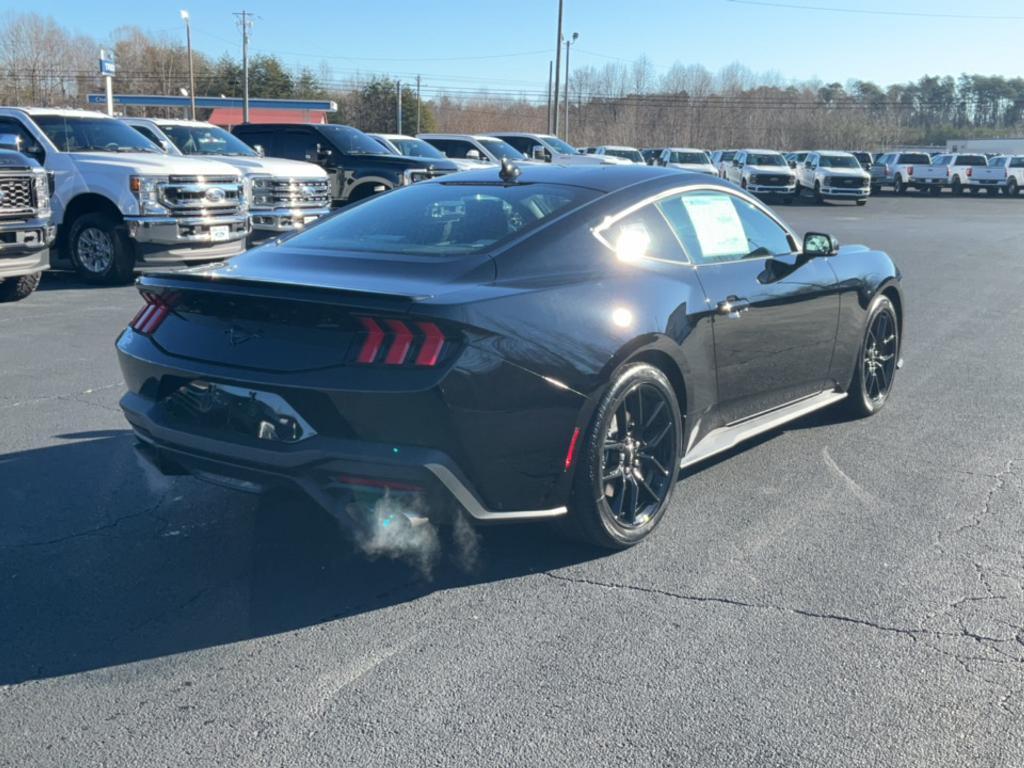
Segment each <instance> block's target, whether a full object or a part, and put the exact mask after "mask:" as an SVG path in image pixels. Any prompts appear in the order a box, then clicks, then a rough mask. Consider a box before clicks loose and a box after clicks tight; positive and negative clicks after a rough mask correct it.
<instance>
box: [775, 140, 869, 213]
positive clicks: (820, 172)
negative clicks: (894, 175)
mask: <svg viewBox="0 0 1024 768" xmlns="http://www.w3.org/2000/svg"><path fill="white" fill-rule="evenodd" d="M798 154H804V159H803V162H796V161H795V160H794V161H791V162H795V163H796V167H795V169H794V170H795V171H796V194H797V196H798V197H799V196H800V195H801V194H802V193H803V190H807V191H808V192H811V193H812V194H813V195H814V199H815V200H816V201H817V202H819V203H823V202H825V200H842V199H847V200H854V201H856V203H857V205H865V204H867V201H868V195H870V194H871V176H870V175H868V172H867V171H865V170H864V169H863V168H862V167H861V164H860V161H859V160H858V159H857V158H856V157H854V156H853V155H851V154H850V153H849V152H827V151H821V150H819V151H817V152H807V153H798Z"/></svg>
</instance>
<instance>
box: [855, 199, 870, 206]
mask: <svg viewBox="0 0 1024 768" xmlns="http://www.w3.org/2000/svg"><path fill="white" fill-rule="evenodd" d="M867 204H868V201H867V200H858V201H857V205H867Z"/></svg>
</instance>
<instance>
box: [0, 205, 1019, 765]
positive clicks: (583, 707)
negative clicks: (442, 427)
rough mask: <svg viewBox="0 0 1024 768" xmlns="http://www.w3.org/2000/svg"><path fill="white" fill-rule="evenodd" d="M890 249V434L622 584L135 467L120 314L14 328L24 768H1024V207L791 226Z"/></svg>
mask: <svg viewBox="0 0 1024 768" xmlns="http://www.w3.org/2000/svg"><path fill="white" fill-rule="evenodd" d="M778 210H779V212H780V213H781V214H782V215H783V216H784V217H785V218H786V219H787V220H788V221H790V222H791V223H792V224H793V225H794V227H795V228H796V229H797V230H798V231H800V232H803V231H807V230H815V231H825V232H829V233H832V234H834V235H836V236H838V237H839V239H840V240H841V241H842V242H843V243H855V242H863V243H866V244H869V245H871V246H874V247H878V248H881V249H884V250H887V251H889V252H890V253H891V254H892V255H893V256H894V258H895V259H896V261H897V262H898V264H899V265H900V267H901V268H902V270H903V272H904V287H905V291H906V309H907V313H908V314H907V323H906V333H905V346H904V357H905V360H906V365H905V367H904V369H903V370H902V371H901V372H900V374H899V376H898V378H897V381H896V385H895V389H894V391H893V394H892V398H891V400H890V403H889V405H888V406H887V407H886V408H885V410H884V411H883V412H882V413H881V414H880V415H878V416H876V417H874V418H872V419H868V420H863V421H853V422H851V421H844V420H842V419H841V418H839V417H837V416H836V415H835V414H834V413H832V412H828V413H822V414H816V415H813V416H811V417H809V418H806V419H804V420H802V421H799V422H797V423H794V424H792V425H790V426H788V427H786V428H785V429H782V430H778V431H776V432H773V433H771V434H769V435H767V436H765V437H763V438H761V439H759V440H758V441H756V442H755V443H753V444H749V445H746V446H743V447H742V448H740V449H737V450H734V451H732V452H731V453H729V454H728V455H726V456H724V457H721V458H719V459H718V460H715V461H713V462H712V463H709V464H706V465H704V466H700V467H696V468H695V469H693V470H691V471H689V473H688V475H687V476H686V477H685V479H684V480H683V482H682V484H681V485H680V486H679V487H678V488H677V490H676V494H675V498H674V501H673V504H672V508H671V509H670V511H669V513H668V515H667V518H666V519H665V521H664V523H663V524H662V525H661V527H660V528H659V529H658V530H657V532H656V533H655V535H654V536H653V537H652V538H651V539H649V540H648V541H647V542H645V543H643V544H642V545H640V546H638V547H635V548H634V549H631V550H629V551H626V552H622V553H617V554H608V553H605V552H598V551H594V550H592V549H588V548H583V547H581V546H578V545H574V544H570V543H567V542H565V541H564V540H563V539H561V538H560V537H559V536H558V535H557V533H555V532H554V531H553V530H552V529H551V528H550V527H549V526H547V525H516V526H502V527H490V528H487V529H485V530H482V531H480V532H478V533H477V535H476V537H475V538H474V537H472V536H466V535H462V536H460V535H457V534H456V532H455V531H453V530H449V529H445V530H442V531H441V532H440V541H439V544H438V546H439V555H438V559H437V561H436V562H435V563H434V564H433V566H432V568H431V569H430V573H429V575H428V574H427V573H425V568H424V567H423V565H422V563H416V562H413V561H410V560H408V559H392V558H390V557H387V556H380V555H377V556H374V555H373V554H372V553H370V554H368V553H367V552H365V551H363V550H361V549H360V548H358V547H356V546H355V545H353V544H352V543H350V542H349V541H348V539H347V538H346V537H344V536H343V535H342V534H341V533H340V532H339V531H338V530H337V528H336V526H335V524H334V523H333V522H332V521H331V519H330V518H329V517H327V516H326V515H325V514H323V513H321V512H319V511H318V510H317V509H315V508H314V507H312V506H311V505H310V504H308V503H306V502H304V501H303V500H301V499H298V498H295V497H291V496H283V495H276V496H270V497H266V498H263V499H257V498H254V497H251V496H247V495H243V494H239V493H236V492H234V491H229V490H226V489H220V488H217V487H214V486H210V485H206V484H204V483H202V482H199V481H197V480H193V479H190V478H176V479H166V478H163V477H160V476H158V475H156V474H155V473H154V472H152V471H151V470H147V469H146V468H145V467H144V466H143V465H141V464H140V463H139V461H138V460H137V459H136V458H135V455H134V452H133V449H132V443H133V441H132V438H131V436H130V433H129V432H128V430H127V429H126V423H125V421H124V419H123V418H122V416H121V414H120V411H119V409H118V407H117V401H118V398H119V397H120V395H121V392H122V383H121V379H120V374H119V371H118V367H117V363H116V360H115V355H114V347H113V344H114V338H115V337H116V335H117V333H118V332H119V331H120V329H121V328H122V327H123V326H124V325H125V324H126V322H127V321H128V320H129V319H130V318H131V316H132V315H133V314H134V313H135V311H136V310H137V309H138V307H139V306H140V300H139V298H138V295H137V294H136V292H135V290H134V289H133V288H130V287H119V288H90V287H86V286H84V285H83V284H81V283H79V282H78V281H77V280H76V279H75V278H74V277H73V276H71V275H69V274H59V273H53V274H49V275H47V276H46V277H45V279H44V283H43V287H42V289H41V290H40V291H39V292H38V293H37V294H35V295H34V296H32V297H30V298H29V299H28V300H26V301H23V302H21V303H19V304H15V305H2V306H0V361H2V362H0V765H4V766H17V768H24V767H25V766H61V767H62V768H64V767H66V766H100V765H109V766H124V765H138V766H147V767H149V766H175V767H180V766H200V765H203V766H210V765H226V766H269V765H275V766H277V765H281V766H305V765H316V766H321V765H323V766H326V765H331V766H335V765H358V766H378V765H380V766H385V765H387V766H414V765H431V766H435V765H436V766H441V765H445V766H449V765H450V766H490V765H495V766H497V765H501V766H512V765H572V766H580V765H587V766H603V765H608V766H621V765H671V766H689V765H693V766H698V765H699V766H757V767H758V768H762V767H764V766H830V767H832V766H901V767H902V766H929V767H934V766H966V765H974V766H986V767H993V766H1019V765H1022V764H1024V505H1022V499H1024V386H1022V380H1024V362H1022V361H1024V302H1022V296H1024V249H1022V245H1021V243H1022V239H1021V228H1020V222H1021V221H1022V217H1024V199H1020V200H1017V199H1013V200H1011V199H1006V198H994V199H989V198H984V197H982V198H965V199H954V198H952V197H950V196H943V197H941V198H928V197H924V196H916V195H908V196H906V197H904V198H895V197H892V196H882V197H878V198H876V199H872V200H871V201H870V202H869V204H868V205H867V206H866V207H864V208H858V207H854V206H852V205H847V204H840V205H828V206H814V205H809V204H808V205H794V206H780V207H779V208H778Z"/></svg>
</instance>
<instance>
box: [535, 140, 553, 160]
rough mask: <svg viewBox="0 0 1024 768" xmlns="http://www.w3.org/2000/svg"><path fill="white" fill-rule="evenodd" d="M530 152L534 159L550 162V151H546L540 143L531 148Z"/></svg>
mask: <svg viewBox="0 0 1024 768" xmlns="http://www.w3.org/2000/svg"><path fill="white" fill-rule="evenodd" d="M531 154H532V156H533V159H534V160H540V161H542V162H545V163H550V162H551V153H550V152H548V150H547V147H542V146H541V145H540V144H537V145H536V146H535V147H534V148H533V152H532V153H531Z"/></svg>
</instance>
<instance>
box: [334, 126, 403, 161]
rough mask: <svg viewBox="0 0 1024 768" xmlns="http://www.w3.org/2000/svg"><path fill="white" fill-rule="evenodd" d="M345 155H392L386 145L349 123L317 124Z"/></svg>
mask: <svg viewBox="0 0 1024 768" xmlns="http://www.w3.org/2000/svg"><path fill="white" fill-rule="evenodd" d="M317 127H318V128H319V129H320V130H321V131H323V132H324V135H326V136H328V137H330V139H331V143H332V144H333V145H334V146H335V148H336V149H337V150H338V151H339V152H341V154H343V155H390V154H391V153H390V152H388V151H387V150H386V149H384V147H382V146H381V145H380V144H378V143H377V142H376V141H374V140H373V139H371V138H370V137H369V136H367V135H366V134H365V133H363V132H362V131H359V130H356V129H355V128H352V127H351V126H348V125H321V126H317Z"/></svg>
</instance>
